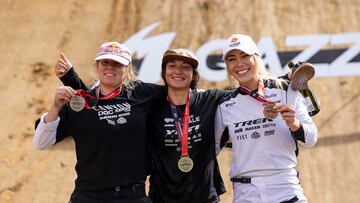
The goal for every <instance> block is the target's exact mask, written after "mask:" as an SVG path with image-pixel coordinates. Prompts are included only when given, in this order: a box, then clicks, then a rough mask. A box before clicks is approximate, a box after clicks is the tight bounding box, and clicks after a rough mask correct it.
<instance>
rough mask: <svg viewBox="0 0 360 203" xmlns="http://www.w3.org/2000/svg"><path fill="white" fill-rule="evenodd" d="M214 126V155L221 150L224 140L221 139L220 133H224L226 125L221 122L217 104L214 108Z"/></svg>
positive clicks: (219, 109)
mask: <svg viewBox="0 0 360 203" xmlns="http://www.w3.org/2000/svg"><path fill="white" fill-rule="evenodd" d="M214 128H215V152H216V155H218V154H219V153H220V151H221V147H222V142H224V140H223V139H222V135H223V134H224V131H225V128H226V126H225V125H224V123H223V118H222V114H221V108H220V106H218V107H217V109H216V114H215V126H214Z"/></svg>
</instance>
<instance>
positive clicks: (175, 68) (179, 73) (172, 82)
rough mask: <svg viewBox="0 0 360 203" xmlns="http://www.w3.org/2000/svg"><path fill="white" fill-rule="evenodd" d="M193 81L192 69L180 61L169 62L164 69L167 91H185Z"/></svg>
mask: <svg viewBox="0 0 360 203" xmlns="http://www.w3.org/2000/svg"><path fill="white" fill-rule="evenodd" d="M192 79H193V67H192V66H191V65H190V64H188V63H186V62H184V61H182V60H170V61H168V62H167V63H166V67H165V82H166V84H167V86H168V88H169V89H174V90H187V89H189V88H190V84H191V81H192Z"/></svg>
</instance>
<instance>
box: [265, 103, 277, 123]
mask: <svg viewBox="0 0 360 203" xmlns="http://www.w3.org/2000/svg"><path fill="white" fill-rule="evenodd" d="M274 106H275V103H265V107H264V110H263V113H264V116H265V118H268V119H272V120H273V119H275V118H276V117H277V116H278V115H279V112H277V111H276V110H275V109H274Z"/></svg>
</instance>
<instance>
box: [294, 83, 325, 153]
mask: <svg viewBox="0 0 360 203" xmlns="http://www.w3.org/2000/svg"><path fill="white" fill-rule="evenodd" d="M288 94H289V97H290V100H292V102H291V103H293V104H294V106H295V110H296V115H295V117H296V119H298V120H299V121H300V123H301V127H300V129H299V130H297V131H295V132H292V135H293V137H294V139H295V140H297V141H298V142H299V143H300V144H301V145H303V146H304V147H308V148H310V147H313V146H315V144H316V142H317V138H318V131H317V127H316V125H315V123H314V121H313V120H312V119H311V117H310V116H309V114H308V111H307V107H306V104H305V99H304V97H303V96H302V95H301V94H300V92H299V91H293V90H288Z"/></svg>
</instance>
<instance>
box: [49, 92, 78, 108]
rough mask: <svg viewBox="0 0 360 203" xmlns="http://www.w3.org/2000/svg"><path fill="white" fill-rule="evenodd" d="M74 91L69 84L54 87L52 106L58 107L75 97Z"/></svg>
mask: <svg viewBox="0 0 360 203" xmlns="http://www.w3.org/2000/svg"><path fill="white" fill-rule="evenodd" d="M75 94H76V91H75V90H74V89H73V88H71V87H69V86H62V87H59V88H57V89H56V92H55V99H54V107H55V108H57V109H59V110H60V108H61V107H62V106H63V105H64V104H66V103H68V102H69V101H70V100H71V99H72V98H73V97H75Z"/></svg>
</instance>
